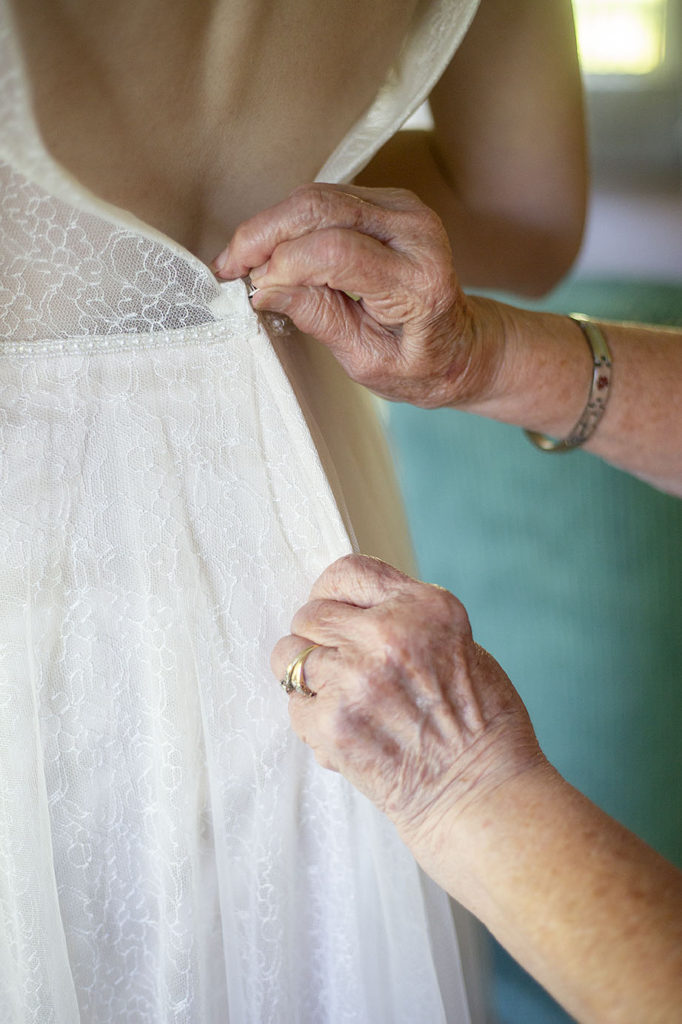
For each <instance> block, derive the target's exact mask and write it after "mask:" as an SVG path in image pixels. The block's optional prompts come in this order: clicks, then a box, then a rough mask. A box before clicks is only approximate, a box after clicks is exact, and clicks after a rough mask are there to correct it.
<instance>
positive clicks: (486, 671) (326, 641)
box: [272, 555, 542, 875]
mask: <svg viewBox="0 0 682 1024" xmlns="http://www.w3.org/2000/svg"><path fill="white" fill-rule="evenodd" d="M313 643H315V644H319V645H320V646H319V647H316V648H315V649H314V650H313V651H312V652H311V653H310V654H309V655H308V657H307V659H306V661H305V667H304V671H305V682H306V684H307V686H308V687H309V688H310V689H311V690H312V691H314V693H315V694H316V696H315V697H313V698H312V699H311V698H310V697H304V696H300V695H299V694H297V693H293V694H292V695H291V697H290V705H289V706H290V715H291V722H292V725H293V728H294V729H295V731H296V732H297V733H298V735H299V736H300V737H301V739H303V740H304V741H305V742H306V743H308V744H309V745H310V746H311V747H312V749H313V751H314V753H315V756H316V758H317V760H318V761H319V763H320V764H322V765H323V766H324V767H327V768H331V769H334V770H335V771H339V772H341V773H342V774H343V775H344V776H346V778H348V779H349V781H350V782H351V783H353V785H355V786H356V787H357V788H358V789H359V790H361V791H362V792H363V793H364V794H365V795H366V796H367V797H369V799H370V800H372V801H373V802H374V803H375V804H376V806H377V807H379V809H380V810H382V811H384V812H385V813H386V814H387V815H388V816H389V817H390V818H391V819H392V820H393V822H394V823H395V824H396V826H397V827H398V829H399V831H400V833H401V835H402V837H403V839H404V840H405V841H406V842H407V844H408V845H409V846H410V847H411V848H412V850H413V852H414V853H415V855H416V856H417V857H418V858H419V859H420V860H422V863H424V866H425V867H427V870H430V872H431V873H432V874H434V875H437V874H438V865H437V864H436V865H434V863H433V857H434V856H436V857H437V853H436V852H435V851H434V849H433V848H432V845H431V844H432V843H433V842H436V840H435V839H434V837H435V836H437V834H438V828H439V826H440V823H441V821H442V820H443V819H444V818H445V817H447V818H448V820H449V821H450V822H452V821H453V820H455V819H456V818H458V817H459V816H460V815H462V814H464V816H465V817H466V813H465V812H466V811H467V810H468V809H469V808H470V807H471V806H472V805H475V804H478V803H480V802H481V801H484V800H485V797H486V795H487V794H488V793H490V792H491V791H492V790H495V789H497V788H498V787H499V786H500V785H503V784H504V782H505V781H507V780H508V779H510V778H512V777H515V776H516V775H518V774H519V772H522V771H525V770H526V769H527V768H529V767H531V766H533V765H535V764H538V762H539V761H541V760H542V755H541V753H540V750H539V747H538V744H537V740H536V738H535V734H534V732H533V728H532V726H531V723H530V720H529V718H528V715H527V713H526V710H525V708H524V706H523V704H522V702H521V699H520V698H519V696H518V694H517V693H516V691H515V689H514V687H513V686H512V684H511V683H510V681H509V679H508V678H507V676H506V675H505V673H504V672H503V671H502V669H501V668H500V666H499V665H498V664H497V662H496V661H495V660H494V659H493V658H491V657H490V655H488V654H487V652H485V651H484V650H483V649H482V648H480V647H478V646H477V645H476V644H475V643H474V641H473V638H472V635H471V629H470V626H469V621H468V617H467V614H466V611H465V609H464V607H463V606H462V605H461V603H460V602H459V601H458V600H457V599H456V598H455V597H453V595H452V594H450V593H449V592H448V591H446V590H443V589H442V588H440V587H435V586H430V585H428V584H425V583H420V582H418V581H416V580H413V579H411V578H410V577H408V576H405V575H403V574H402V573H401V572H399V571H398V570H397V569H394V568H392V567H391V566H389V565H386V564H385V563H384V562H380V561H378V560H377V559H374V558H368V557H366V556H360V555H351V556H347V557H345V558H342V559H340V560H338V561H337V562H335V563H334V564H333V565H331V566H330V567H329V568H328V569H327V570H326V571H325V572H324V573H323V574H322V576H321V577H320V578H319V579H318V580H317V582H316V583H315V585H314V587H313V589H312V592H311V596H310V601H309V602H308V603H307V604H306V605H304V606H303V607H302V608H301V609H300V610H299V611H298V612H297V613H296V615H295V616H294V619H293V622H292V635H290V636H287V637H285V638H283V639H282V640H280V641H279V643H278V644H277V646H276V647H275V649H274V652H273V655H272V667H273V669H274V671H275V673H276V674H277V676H278V677H280V678H281V677H282V676H283V675H284V672H285V669H286V666H287V665H289V664H290V663H291V661H292V660H293V659H294V658H295V657H296V656H297V655H298V654H299V653H300V652H301V651H303V650H304V648H306V647H309V646H310V645H311V644H313Z"/></svg>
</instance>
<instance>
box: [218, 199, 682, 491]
mask: <svg viewBox="0 0 682 1024" xmlns="http://www.w3.org/2000/svg"><path fill="white" fill-rule="evenodd" d="M221 260H222V261H224V262H221V267H222V269H221V270H220V271H219V273H220V274H221V275H222V276H224V277H238V276H241V275H244V274H246V273H247V272H248V271H249V269H251V268H256V269H255V270H252V275H251V276H252V279H253V280H255V281H256V282H257V284H258V291H257V292H256V294H255V295H254V297H253V300H252V301H253V304H254V306H255V307H256V308H257V309H271V310H274V311H276V312H279V313H286V314H288V315H289V316H290V317H291V318H292V320H293V321H294V322H295V324H296V326H297V327H299V328H300V329H301V330H302V331H305V332H306V333H308V334H311V335H313V336H314V337H316V338H318V339H319V340H320V341H321V342H322V343H323V344H325V345H327V346H328V347H329V349H330V350H331V351H332V352H333V354H334V355H335V356H336V358H337V359H338V360H339V362H340V363H341V365H342V366H343V367H344V369H345V370H346V372H347V373H348V375H349V376H350V377H352V378H353V379H354V380H356V381H358V382H359V383H361V384H364V385H365V386H366V387H368V388H371V389H372V390H373V391H375V392H376V393H377V394H379V395H382V396H383V397H385V398H389V399H391V400H393V401H399V402H410V403H412V404H414V405H420V406H423V407H425V408H435V407H438V406H453V407H457V408H461V409H465V410H467V411H469V412H473V413H477V414H479V415H481V416H487V417H490V418H492V419H497V420H501V421H503V422H506V423H511V424H515V425H517V426H522V427H527V428H529V429H531V430H536V431H540V432H542V433H546V434H550V435H552V436H554V437H559V438H561V437H564V436H566V435H567V434H568V433H569V431H570V430H571V428H572V427H573V426H574V425H575V423H576V422H577V420H578V418H579V417H580V414H581V412H582V410H583V408H584V406H585V403H586V400H587V395H588V391H589V382H590V379H591V372H592V371H591V356H590V352H589V349H588V346H587V344H586V342H585V339H584V337H583V335H582V333H581V331H580V329H579V328H578V326H577V325H576V324H574V323H573V322H572V321H570V320H569V319H568V318H566V317H561V316H556V315H554V314H551V313H533V312H528V311H524V310H521V309H516V308H514V307H512V306H508V305H505V304H503V303H499V302H495V301H493V300H490V299H485V298H480V297H474V296H467V295H465V294H464V293H463V292H462V290H461V288H460V287H459V284H458V280H457V275H456V273H455V270H454V267H453V264H452V256H451V252H450V248H449V245H448V240H447V237H446V236H445V232H444V230H443V226H442V224H441V222H440V221H439V219H438V217H437V216H436V215H435V214H434V213H432V212H431V211H430V210H428V209H427V208H426V207H424V205H423V204H422V203H420V202H419V201H418V200H417V199H416V197H414V196H413V195H412V194H411V193H408V192H403V191H401V190H393V189H364V188H351V187H350V186H331V185H314V186H310V187H306V188H302V189H297V190H296V192H294V193H293V194H292V196H291V197H290V198H289V199H287V200H286V201H285V202H283V203H281V204H279V205H278V206H276V207H273V208H272V209H270V210H265V211H264V212H263V213H261V214H259V215H257V216H256V217H254V218H252V220H250V221H247V222H246V223H245V224H243V225H242V226H241V227H240V228H239V229H238V231H237V232H236V234H235V237H234V239H233V241H232V243H231V245H230V247H229V250H228V251H227V253H226V254H225V253H224V254H223V255H222V257H221ZM347 293H354V294H358V295H360V296H361V301H358V302H355V301H353V300H352V299H351V298H349V297H348V294H347ZM605 333H606V336H607V338H608V341H609V344H610V346H611V349H612V354H613V361H614V365H613V377H612V385H611V396H610V399H609V403H608V406H607V411H606V414H605V415H604V418H603V419H602V421H601V423H600V425H599V427H598V429H597V431H596V433H595V434H594V435H593V437H592V439H591V440H590V441H589V443H588V444H587V446H586V447H587V449H588V450H589V451H592V452H594V454H596V455H600V456H601V457H602V458H604V459H607V460H608V461H609V462H612V463H613V464H614V465H616V466H619V467H621V468H622V469H625V470H628V471H629V472H631V473H633V474H635V475H637V476H639V477H641V478H643V479H645V480H647V481H649V482H651V483H653V484H654V485H655V486H657V487H659V488H661V489H662V490H667V491H670V492H671V493H674V494H678V495H681V496H682V402H681V401H680V394H681V393H682V332H680V331H679V330H665V329H661V328H653V327H652V328H649V327H642V326H637V325H627V324H620V325H617V324H614V325H609V326H608V327H606V328H605ZM542 457H543V458H552V456H542ZM538 458H540V456H538Z"/></svg>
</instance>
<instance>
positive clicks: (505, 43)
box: [358, 0, 586, 295]
mask: <svg viewBox="0 0 682 1024" xmlns="http://www.w3.org/2000/svg"><path fill="white" fill-rule="evenodd" d="M430 101H431V109H432V112H433V117H434V129H433V131H430V132H422V131H411V132H399V133H398V135H396V136H395V137H394V138H393V139H391V140H390V141H389V142H388V143H387V144H386V145H385V146H384V147H383V148H382V150H381V151H380V152H379V153H378V154H377V156H376V157H375V158H374V160H373V161H372V162H371V163H370V165H369V166H368V167H367V168H366V169H365V171H363V172H362V174H361V175H360V176H359V177H358V184H361V185H369V186H387V185H392V186H399V187H403V188H409V189H412V190H413V191H414V192H415V193H416V194H417V195H419V196H420V198H421V199H422V200H423V201H424V202H425V203H426V204H427V205H428V206H430V207H431V208H432V209H434V210H436V212H437V213H438V214H439V216H440V217H441V218H442V220H443V223H444V224H445V227H446V229H447V231H448V235H449V237H450V242H451V244H452V248H453V251H454V253H455V254H456V263H457V267H458V271H459V273H460V276H461V278H462V280H463V282H464V283H465V284H466V285H468V286H470V287H493V288H504V289H509V290H512V291H516V292H519V293H522V294H530V295H537V294H541V293H542V292H545V291H547V290H548V289H549V288H550V287H551V286H552V285H553V284H555V283H556V281H557V280H558V279H559V278H560V277H561V276H562V274H564V273H565V272H566V270H567V269H568V267H569V266H570V264H571V262H572V261H573V259H574V258H575V256H576V253H577V251H578V248H579V245H580V239H581V236H582V226H583V221H584V216H585V201H586V158H585V138H584V122H583V106H582V87H581V81H580V74H579V69H578V60H577V54H576V47H575V33H574V29H573V17H572V9H571V3H570V0H552V2H550V3H548V2H547V0H516V2H510V0H482V3H481V5H480V8H479V10H478V12H477V14H476V17H475V18H474V21H473V23H472V25H471V28H470V29H469V32H468V33H467V35H466V37H465V39H464V41H463V43H462V45H461V47H460V48H459V50H458V51H457V53H456V54H455V55H454V57H453V60H452V62H451V64H450V66H449V67H448V68H447V70H446V71H445V74H444V75H443V76H442V78H441V80H440V82H439V83H438V85H437V86H436V88H435V89H434V91H433V93H432V95H431V98H430Z"/></svg>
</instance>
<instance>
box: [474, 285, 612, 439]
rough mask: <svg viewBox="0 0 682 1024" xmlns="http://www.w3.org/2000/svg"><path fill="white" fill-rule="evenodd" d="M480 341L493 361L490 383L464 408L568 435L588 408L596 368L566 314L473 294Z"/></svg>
mask: <svg viewBox="0 0 682 1024" xmlns="http://www.w3.org/2000/svg"><path fill="white" fill-rule="evenodd" d="M471 303H472V307H473V309H474V310H475V311H476V312H475V322H476V325H477V328H476V329H477V331H478V332H479V335H480V338H481V340H480V341H479V342H478V344H479V346H480V347H483V348H487V349H488V350H489V352H490V356H491V357H492V359H493V360H494V372H491V373H490V374H489V377H488V386H487V388H486V389H485V390H481V391H480V392H479V393H478V394H476V395H473V396H472V397H471V398H470V399H469V400H467V401H465V402H463V403H462V402H458V403H457V405H458V406H459V407H460V408H463V409H466V410H467V411H468V412H473V413H476V414H478V415H481V416H486V417H488V418H490V419H495V420H500V421H501V422H505V423H510V424H512V425H514V426H518V427H525V428H527V429H529V430H532V431H538V432H542V433H546V434H550V435H551V436H553V437H563V436H565V435H566V434H567V433H568V432H569V431H570V430H571V429H572V428H573V427H574V426H575V423H576V422H577V420H578V418H579V417H580V415H581V413H582V412H583V410H584V406H585V400H586V396H587V394H588V392H589V384H590V373H591V370H592V366H591V360H590V353H589V348H588V346H587V345H585V341H584V338H583V337H582V335H581V331H580V329H579V328H578V327H577V325H576V324H574V323H573V322H572V321H571V320H570V319H569V318H568V317H566V316H560V315H557V314H554V313H539V312H533V311H530V310H524V309H519V308H517V307H514V306H508V305H506V304H505V303H501V302H497V301H495V300H491V299H483V298H480V297H474V296H472V297H471Z"/></svg>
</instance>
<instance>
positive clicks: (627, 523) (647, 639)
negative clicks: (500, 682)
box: [389, 280, 682, 1024]
mask: <svg viewBox="0 0 682 1024" xmlns="http://www.w3.org/2000/svg"><path fill="white" fill-rule="evenodd" d="M510 301H511V300H510ZM528 305H529V306H532V305H534V306H535V307H536V308H540V307H541V308H544V309H551V310H554V311H556V312H570V311H576V310H578V311H580V312H583V313H588V314H592V315H597V316H603V317H605V318H612V319H632V320H640V321H643V322H651V323H665V324H678V325H682V286H676V285H668V284H660V285H658V284H646V283H638V282H629V281H580V280H576V281H569V282H568V283H567V284H565V285H563V286H562V287H561V288H560V289H558V290H557V291H556V292H554V293H553V295H552V296H550V297H549V299H545V300H544V301H543V302H542V303H537V304H531V303H528ZM617 374H618V366H617V364H616V365H615V366H614V375H615V376H616V377H617ZM680 401H681V402H682V393H681V394H680ZM389 432H390V436H391V439H392V444H393V447H394V452H395V455H396V460H397V464H398V471H399V476H400V479H401V483H402V487H403V493H404V495H405V500H406V504H407V510H408V517H409V519H410V524H411V528H412V532H413V538H414V542H415V547H416V550H417V556H418V560H419V566H420V572H421V575H422V577H423V578H424V579H427V580H430V581H432V582H435V583H440V584H442V585H443V586H446V587H448V589H450V590H452V591H454V593H456V594H457V596H458V597H460V598H461V600H462V601H463V602H464V603H465V605H466V607H467V609H468V611H469V615H470V618H471V622H472V625H473V630H474V635H475V637H476V639H477V640H478V641H479V643H481V644H483V645H484V646H485V647H487V648H488V650H489V651H490V652H491V653H492V654H494V655H495V657H496V658H498V660H499V661H500V662H501V664H502V665H503V666H504V668H505V669H506V670H507V672H508V673H509V675H510V677H511V679H512V680H513V682H514V684H515V685H516V687H517V689H518V690H519V692H520V694H521V696H522V697H523V699H524V701H525V702H526V705H527V707H528V709H529V711H530V714H531V717H532V720H533V722H534V724H535V727H536V731H537V733H538V736H539V739H540V743H541V745H542V747H543V749H544V750H545V753H546V754H547V756H548V757H549V758H550V760H551V761H553V763H554V764H555V765H556V766H557V767H558V768H559V770H560V771H561V772H562V773H563V774H564V775H565V776H566V777H567V778H568V779H569V780H570V781H571V782H572V783H574V785H576V786H577V787H578V788H579V789H581V790H582V791H583V792H584V793H586V794H587V795H588V796H589V797H591V798H592V799H593V800H594V801H595V802H596V803H598V804H599V805H600V806H601V807H603V808H604V809H605V810H606V811H608V812H609V813H610V814H612V815H613V816H614V817H616V818H618V819H619V820H620V821H622V822H623V823H624V824H626V825H627V826H628V827H630V828H631V829H633V830H634V831H635V832H637V833H639V835H641V836H642V837H643V838H645V839H646V840H647V841H648V842H649V843H651V844H652V845H653V846H655V847H656V848H657V849H658V850H659V851H660V852H661V853H663V854H664V855H665V856H666V857H668V858H670V859H671V860H673V861H675V862H676V863H677V864H678V865H680V866H681V867H682V758H681V755H680V749H681V747H680V743H681V737H682V695H681V693H680V689H681V683H682V502H680V501H678V500H676V499H674V498H672V497H670V496H667V495H664V494H660V493H658V492H656V491H655V490H653V489H652V488H650V487H648V486H647V485H645V484H643V483H640V482H639V481H637V480H634V479H632V478H630V477H628V476H627V475H626V474H624V473H622V472H620V471H618V470H615V469H612V468H611V467H609V466H606V465H605V464H603V463H602V462H600V461H599V460H598V459H596V458H594V457H593V456H590V455H587V454H586V453H584V452H574V453H571V454H568V455H554V456H552V455H547V454H544V453H541V452H539V451H536V450H535V449H534V448H533V447H532V446H531V445H530V444H529V442H528V441H527V440H526V438H525V437H524V435H523V433H522V431H520V430H517V429H516V428H512V427H508V426H505V425H501V424H497V423H492V422H488V421H485V420H482V419H479V418H477V417H473V416H467V415H465V414H462V413H457V412H453V411H450V410H438V411H435V412H425V411H423V410H418V409H413V408H410V407H408V406H403V405H391V406H390V407H389ZM680 443H681V444H682V438H681V439H680ZM495 965H496V1000H497V1009H498V1014H499V1018H500V1020H501V1021H503V1022H504V1024H554V1022H561V1021H567V1020H568V1019H569V1018H568V1017H566V1015H565V1014H564V1013H563V1012H562V1011H561V1010H559V1008H558V1007H556V1005H555V1004H554V1003H553V1002H552V1001H551V1000H550V999H549V997H547V996H546V995H545V994H544V992H542V990H540V989H539V987H538V986H535V985H534V984H533V983H531V982H530V979H527V978H526V977H525V976H524V975H523V972H521V970H520V969H519V968H517V967H516V965H515V964H514V963H513V961H511V960H510V958H508V957H507V956H506V955H505V954H503V952H502V951H501V950H499V949H498V948H496V949H495Z"/></svg>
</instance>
